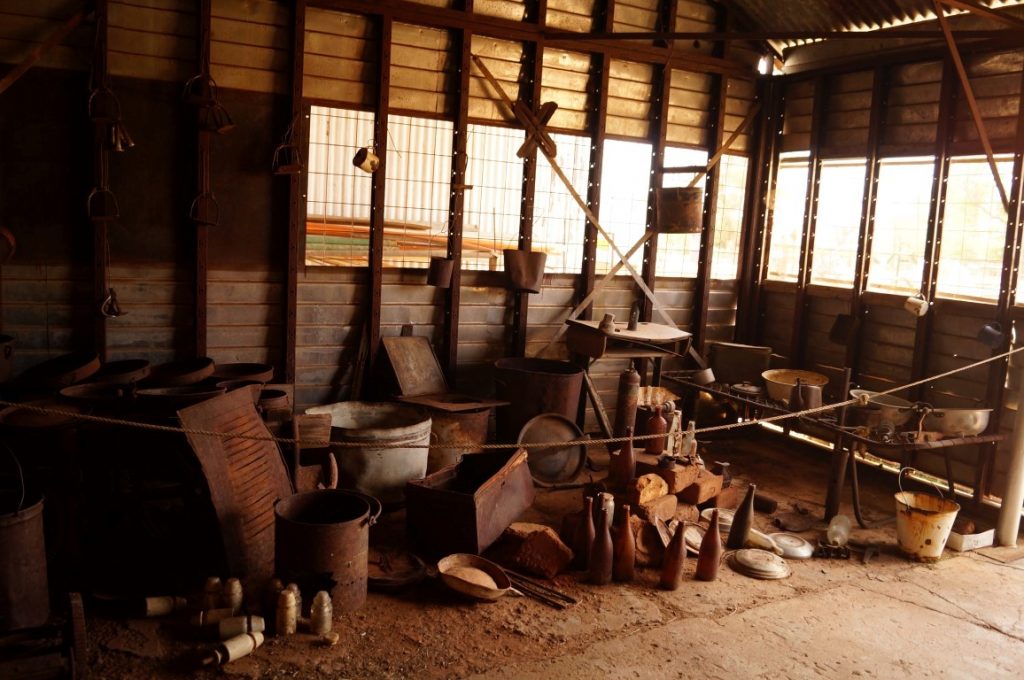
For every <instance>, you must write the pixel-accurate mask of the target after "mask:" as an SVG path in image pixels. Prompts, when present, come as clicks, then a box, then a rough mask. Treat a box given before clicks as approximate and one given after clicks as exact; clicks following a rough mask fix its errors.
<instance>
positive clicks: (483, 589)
mask: <svg viewBox="0 0 1024 680" xmlns="http://www.w3.org/2000/svg"><path fill="white" fill-rule="evenodd" d="M467 568H468V569H473V570H479V571H482V572H484V573H485V574H487V575H488V576H489V577H491V579H493V580H494V584H495V585H496V586H497V588H491V587H490V586H487V585H482V584H480V583H475V582H473V581H471V580H468V579H466V578H462V577H460V575H459V573H460V570H462V569H467ZM437 573H438V574H439V575H440V576H441V580H442V581H443V582H444V584H445V585H446V586H448V587H449V588H451V589H452V590H454V591H456V592H458V593H461V594H463V595H466V596H468V597H471V598H473V599H476V600H488V601H493V600H497V599H498V598H499V597H501V596H502V595H504V594H505V593H507V592H508V591H509V590H510V589H511V588H512V583H511V581H509V579H508V574H506V573H505V571H504V570H503V569H502V568H501V567H499V566H498V565H497V564H495V563H494V562H491V561H490V560H485V559H484V558H482V557H479V556H477V555H471V554H469V553H455V554H453V555H449V556H448V557H445V558H444V559H442V560H441V561H440V562H438V563H437Z"/></svg>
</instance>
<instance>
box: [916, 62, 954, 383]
mask: <svg viewBox="0 0 1024 680" xmlns="http://www.w3.org/2000/svg"><path fill="white" fill-rule="evenodd" d="M955 94H956V81H955V75H954V72H953V64H952V62H951V61H950V59H949V58H948V57H947V58H946V59H945V60H944V61H943V63H942V86H941V89H940V94H939V123H938V130H937V131H936V133H935V169H934V171H933V173H932V201H931V206H930V208H929V210H928V232H927V235H926V237H925V247H924V271H923V273H922V277H921V292H922V293H924V296H925V297H926V298H927V299H928V300H934V299H935V288H936V284H937V282H938V270H939V250H940V244H941V242H942V222H943V219H944V218H945V208H946V177H947V175H948V174H949V146H950V142H951V141H952V137H953V128H954V120H953V118H954V116H955V115H956V97H955ZM934 316H935V311H934V310H933V309H930V310H929V311H928V313H927V314H925V315H924V316H922V317H918V319H917V327H916V329H915V331H914V358H913V363H912V365H911V372H910V379H911V380H912V381H913V380H920V379H921V378H924V377H925V372H926V371H927V370H928V347H929V344H930V338H929V336H930V335H931V332H932V318H933V317H934ZM924 388H925V386H924V385H922V386H919V387H916V388H914V391H913V394H912V396H911V399H913V400H915V401H917V400H921V399H923V398H924V393H925V392H924Z"/></svg>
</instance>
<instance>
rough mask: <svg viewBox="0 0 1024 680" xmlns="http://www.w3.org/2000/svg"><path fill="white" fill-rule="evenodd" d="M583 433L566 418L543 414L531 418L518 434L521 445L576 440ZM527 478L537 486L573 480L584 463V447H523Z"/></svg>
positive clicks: (585, 452)
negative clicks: (527, 467) (525, 454)
mask: <svg viewBox="0 0 1024 680" xmlns="http://www.w3.org/2000/svg"><path fill="white" fill-rule="evenodd" d="M582 437H583V432H582V431H580V428H578V427H577V426H576V423H574V422H572V421H571V420H569V419H568V418H566V417H565V416H562V415H559V414H557V413H542V414H540V415H539V416H534V417H533V418H531V419H530V420H529V421H527V423H526V424H525V425H523V429H522V430H520V431H519V439H518V440H517V441H518V442H519V444H520V445H525V444H531V443H533V442H538V443H543V442H567V441H577V440H579V439H581V438H582ZM525 448H526V450H527V453H528V457H527V459H526V462H527V465H529V466H530V475H531V476H532V477H533V480H534V481H535V482H537V483H538V484H558V483H562V482H569V481H572V480H573V479H575V478H576V477H577V476H578V475H579V473H580V471H582V470H583V466H584V465H585V464H586V462H587V447H586V446H585V445H583V444H575V445H570V446H546V447H541V448H536V447H525Z"/></svg>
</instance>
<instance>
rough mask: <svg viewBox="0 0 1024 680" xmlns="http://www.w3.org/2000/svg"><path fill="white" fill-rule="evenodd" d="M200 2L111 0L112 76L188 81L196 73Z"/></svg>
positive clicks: (110, 56)
mask: <svg viewBox="0 0 1024 680" xmlns="http://www.w3.org/2000/svg"><path fill="white" fill-rule="evenodd" d="M196 11H197V4H196V3H194V2H190V1H189V0H140V1H138V2H123V1H119V0H112V1H111V2H110V7H109V15H108V24H109V28H108V32H109V45H110V54H109V56H108V57H107V61H108V67H109V69H110V73H111V74H112V75H118V76H130V77H133V78H154V79H157V80H185V79H186V78H189V77H190V76H192V75H195V73H196V72H197V70H198V68H197V66H196V64H197V61H196V52H197V50H196V30H197V26H196V23H197V17H196Z"/></svg>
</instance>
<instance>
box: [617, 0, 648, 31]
mask: <svg viewBox="0 0 1024 680" xmlns="http://www.w3.org/2000/svg"><path fill="white" fill-rule="evenodd" d="M612 21H613V24H612V30H614V31H621V32H631V31H654V30H656V28H657V26H658V0H617V1H616V3H615V8H614V15H613V19H612Z"/></svg>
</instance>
